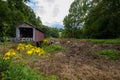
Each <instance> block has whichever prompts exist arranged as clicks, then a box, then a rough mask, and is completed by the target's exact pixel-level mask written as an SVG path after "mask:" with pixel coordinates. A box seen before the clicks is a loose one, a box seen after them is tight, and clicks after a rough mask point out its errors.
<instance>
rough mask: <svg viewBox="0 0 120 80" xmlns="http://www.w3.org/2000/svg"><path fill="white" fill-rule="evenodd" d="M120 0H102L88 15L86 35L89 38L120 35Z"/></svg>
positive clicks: (85, 26)
mask: <svg viewBox="0 0 120 80" xmlns="http://www.w3.org/2000/svg"><path fill="white" fill-rule="evenodd" d="M119 21H120V0H115V1H113V0H101V1H100V2H99V3H98V4H97V5H96V6H94V7H93V8H92V9H91V11H90V12H89V14H88V15H87V18H86V21H85V25H84V28H83V30H84V35H85V36H86V37H87V38H117V37H120V23H119Z"/></svg>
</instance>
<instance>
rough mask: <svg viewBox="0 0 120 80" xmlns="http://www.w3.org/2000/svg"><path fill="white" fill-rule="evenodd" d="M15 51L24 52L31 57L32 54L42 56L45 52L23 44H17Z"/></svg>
mask: <svg viewBox="0 0 120 80" xmlns="http://www.w3.org/2000/svg"><path fill="white" fill-rule="evenodd" d="M17 50H24V51H26V54H28V55H32V54H36V53H37V54H38V55H39V56H40V55H42V54H44V53H45V51H44V50H43V49H41V48H39V47H35V46H32V45H31V44H28V45H25V44H21V43H20V44H18V47H17Z"/></svg>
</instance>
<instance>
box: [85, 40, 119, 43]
mask: <svg viewBox="0 0 120 80" xmlns="http://www.w3.org/2000/svg"><path fill="white" fill-rule="evenodd" d="M87 41H89V42H93V43H97V44H100V43H106V44H120V39H90V40H87Z"/></svg>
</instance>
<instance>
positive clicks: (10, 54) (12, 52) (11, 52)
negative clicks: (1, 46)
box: [3, 49, 16, 60]
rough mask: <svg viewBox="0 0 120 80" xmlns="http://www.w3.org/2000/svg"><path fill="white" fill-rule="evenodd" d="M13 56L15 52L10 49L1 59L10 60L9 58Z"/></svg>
mask: <svg viewBox="0 0 120 80" xmlns="http://www.w3.org/2000/svg"><path fill="white" fill-rule="evenodd" d="M15 55H16V52H15V50H14V49H10V50H9V51H8V52H6V53H5V55H4V57H3V59H4V60H7V59H10V57H12V56H15Z"/></svg>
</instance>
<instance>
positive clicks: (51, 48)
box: [43, 44, 64, 52]
mask: <svg viewBox="0 0 120 80" xmlns="http://www.w3.org/2000/svg"><path fill="white" fill-rule="evenodd" d="M43 49H44V50H45V52H56V51H61V50H64V48H63V47H62V46H60V45H57V44H52V45H49V46H44V47H43Z"/></svg>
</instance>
